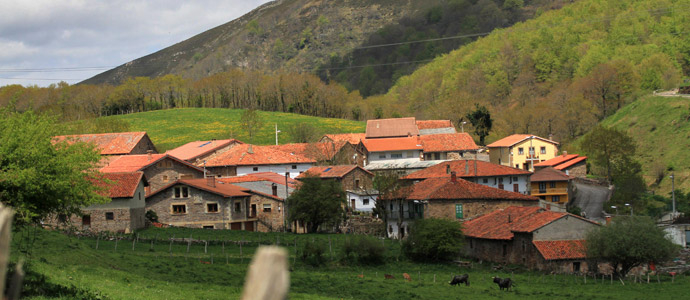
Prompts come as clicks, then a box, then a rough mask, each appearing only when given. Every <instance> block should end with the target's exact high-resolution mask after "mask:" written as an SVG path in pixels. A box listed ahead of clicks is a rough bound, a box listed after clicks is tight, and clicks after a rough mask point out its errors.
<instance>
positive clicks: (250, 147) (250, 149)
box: [247, 144, 254, 154]
mask: <svg viewBox="0 0 690 300" xmlns="http://www.w3.org/2000/svg"><path fill="white" fill-rule="evenodd" d="M247 153H249V154H254V149H252V144H249V149H247Z"/></svg>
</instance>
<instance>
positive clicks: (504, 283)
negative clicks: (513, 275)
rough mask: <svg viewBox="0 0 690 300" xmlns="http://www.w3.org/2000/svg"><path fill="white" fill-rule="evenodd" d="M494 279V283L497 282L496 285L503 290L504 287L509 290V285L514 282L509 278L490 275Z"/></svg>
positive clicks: (512, 284)
mask: <svg viewBox="0 0 690 300" xmlns="http://www.w3.org/2000/svg"><path fill="white" fill-rule="evenodd" d="M491 278H493V279H494V283H496V284H498V287H499V288H500V289H501V290H503V289H506V290H507V291H510V287H511V286H514V285H515V284H514V283H513V281H512V280H510V278H500V277H491Z"/></svg>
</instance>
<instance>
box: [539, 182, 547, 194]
mask: <svg viewBox="0 0 690 300" xmlns="http://www.w3.org/2000/svg"><path fill="white" fill-rule="evenodd" d="M539 192H540V193H546V182H540V183H539Z"/></svg>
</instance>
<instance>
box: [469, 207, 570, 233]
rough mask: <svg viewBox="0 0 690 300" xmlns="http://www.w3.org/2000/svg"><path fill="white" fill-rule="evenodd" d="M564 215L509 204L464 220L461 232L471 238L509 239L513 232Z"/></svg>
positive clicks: (542, 224)
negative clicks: (503, 207)
mask: <svg viewBox="0 0 690 300" xmlns="http://www.w3.org/2000/svg"><path fill="white" fill-rule="evenodd" d="M566 215H568V214H567V213H557V212H551V211H546V210H544V209H543V208H541V207H519V206H511V207H507V208H505V209H498V210H495V211H493V212H490V213H488V214H485V215H483V216H479V217H477V218H474V219H472V220H468V221H465V222H464V223H463V232H464V233H465V235H466V236H468V237H473V238H482V239H493V240H510V239H512V238H513V236H514V234H513V232H531V231H533V230H535V229H538V228H540V227H542V226H544V225H546V224H549V223H551V222H553V221H555V220H557V219H559V218H561V217H564V216H566Z"/></svg>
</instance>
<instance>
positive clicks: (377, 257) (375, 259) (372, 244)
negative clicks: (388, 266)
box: [340, 236, 386, 265]
mask: <svg viewBox="0 0 690 300" xmlns="http://www.w3.org/2000/svg"><path fill="white" fill-rule="evenodd" d="M385 254H386V248H385V247H384V246H383V245H382V244H381V242H380V241H379V240H377V239H375V238H372V237H369V236H360V237H357V238H352V239H346V240H345V244H344V245H343V251H342V254H341V255H342V256H341V258H340V260H341V261H342V262H344V263H348V264H362V265H377V264H382V263H383V262H384V258H385Z"/></svg>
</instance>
